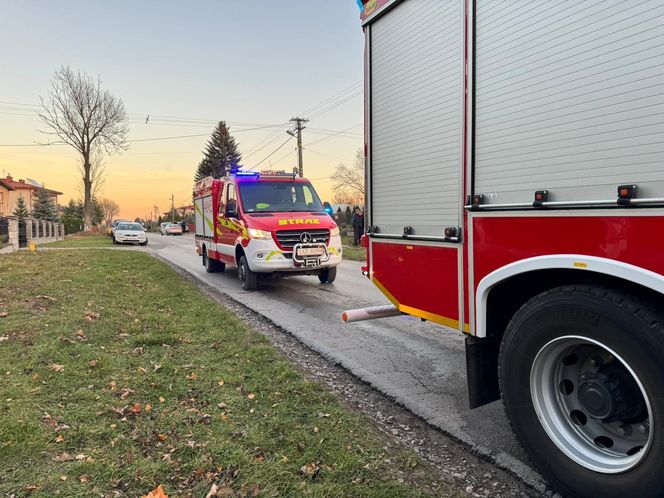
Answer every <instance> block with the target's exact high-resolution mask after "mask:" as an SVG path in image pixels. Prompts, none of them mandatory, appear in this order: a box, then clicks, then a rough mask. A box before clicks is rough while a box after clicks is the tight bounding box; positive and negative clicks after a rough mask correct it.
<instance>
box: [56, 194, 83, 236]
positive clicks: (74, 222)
mask: <svg viewBox="0 0 664 498" xmlns="http://www.w3.org/2000/svg"><path fill="white" fill-rule="evenodd" d="M61 221H62V223H63V224H64V226H65V233H66V234H67V235H69V234H70V233H76V232H80V231H81V230H83V203H82V202H80V201H79V202H78V203H76V202H74V199H70V200H69V204H68V205H67V206H65V208H64V210H63V211H62V220H61Z"/></svg>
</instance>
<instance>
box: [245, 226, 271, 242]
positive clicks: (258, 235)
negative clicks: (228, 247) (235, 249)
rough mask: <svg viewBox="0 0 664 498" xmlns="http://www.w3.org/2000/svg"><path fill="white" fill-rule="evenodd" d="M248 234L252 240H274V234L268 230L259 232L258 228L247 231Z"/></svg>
mask: <svg viewBox="0 0 664 498" xmlns="http://www.w3.org/2000/svg"><path fill="white" fill-rule="evenodd" d="M247 233H249V236H250V237H251V238H252V239H259V240H267V239H271V238H272V233H271V232H268V231H267V230H258V229H256V228H249V229H247Z"/></svg>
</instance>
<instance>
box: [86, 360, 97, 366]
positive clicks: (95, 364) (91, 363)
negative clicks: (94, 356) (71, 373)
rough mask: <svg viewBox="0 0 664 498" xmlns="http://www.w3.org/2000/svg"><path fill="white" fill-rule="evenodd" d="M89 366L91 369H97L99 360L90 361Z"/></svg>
mask: <svg viewBox="0 0 664 498" xmlns="http://www.w3.org/2000/svg"><path fill="white" fill-rule="evenodd" d="M88 365H90V366H91V367H96V366H97V360H90V361H89V362H88Z"/></svg>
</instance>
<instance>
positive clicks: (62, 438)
mask: <svg viewBox="0 0 664 498" xmlns="http://www.w3.org/2000/svg"><path fill="white" fill-rule="evenodd" d="M64 440H65V437H64V436H63V435H62V434H59V435H58V436H57V437H56V438H55V442H56V443H62V442H64Z"/></svg>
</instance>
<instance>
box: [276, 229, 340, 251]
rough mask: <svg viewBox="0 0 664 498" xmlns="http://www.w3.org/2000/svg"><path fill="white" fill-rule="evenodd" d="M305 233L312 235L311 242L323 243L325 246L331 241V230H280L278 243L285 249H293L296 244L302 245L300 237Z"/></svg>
mask: <svg viewBox="0 0 664 498" xmlns="http://www.w3.org/2000/svg"><path fill="white" fill-rule="evenodd" d="M304 232H307V233H309V234H311V242H312V243H314V242H323V243H325V245H327V243H328V242H329V241H330V231H329V230H279V231H278V232H277V242H279V245H280V246H281V247H282V248H283V249H293V246H294V245H295V244H299V243H300V235H302V234H303V233H304Z"/></svg>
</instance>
